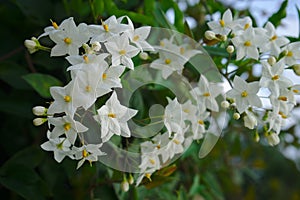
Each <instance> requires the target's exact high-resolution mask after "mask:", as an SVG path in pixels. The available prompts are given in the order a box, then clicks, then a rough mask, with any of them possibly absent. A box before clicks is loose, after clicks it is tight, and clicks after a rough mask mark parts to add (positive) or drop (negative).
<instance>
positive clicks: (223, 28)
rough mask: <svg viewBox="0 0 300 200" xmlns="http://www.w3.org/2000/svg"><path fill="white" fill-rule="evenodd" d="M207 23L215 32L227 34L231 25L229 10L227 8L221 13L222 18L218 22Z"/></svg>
mask: <svg viewBox="0 0 300 200" xmlns="http://www.w3.org/2000/svg"><path fill="white" fill-rule="evenodd" d="M207 25H208V26H209V28H210V29H211V30H212V31H213V32H215V33H216V34H221V35H228V33H229V32H230V31H231V27H232V26H233V21H232V13H231V10H229V9H227V10H226V11H225V12H224V14H223V16H222V19H220V20H219V21H218V22H216V21H212V22H208V23H207Z"/></svg>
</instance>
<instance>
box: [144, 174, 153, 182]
mask: <svg viewBox="0 0 300 200" xmlns="http://www.w3.org/2000/svg"><path fill="white" fill-rule="evenodd" d="M145 177H146V178H147V179H149V181H152V180H151V174H150V173H146V174H145Z"/></svg>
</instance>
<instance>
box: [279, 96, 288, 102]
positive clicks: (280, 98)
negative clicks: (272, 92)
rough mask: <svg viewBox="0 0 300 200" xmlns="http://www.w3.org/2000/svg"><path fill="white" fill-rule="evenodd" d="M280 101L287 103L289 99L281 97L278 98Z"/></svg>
mask: <svg viewBox="0 0 300 200" xmlns="http://www.w3.org/2000/svg"><path fill="white" fill-rule="evenodd" d="M278 100H281V101H287V97H285V96H279V97H278Z"/></svg>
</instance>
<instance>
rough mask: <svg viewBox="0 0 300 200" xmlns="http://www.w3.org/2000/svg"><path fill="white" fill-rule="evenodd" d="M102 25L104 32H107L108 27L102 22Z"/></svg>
mask: <svg viewBox="0 0 300 200" xmlns="http://www.w3.org/2000/svg"><path fill="white" fill-rule="evenodd" d="M102 26H103V29H104V30H105V31H106V32H109V27H108V25H107V24H102Z"/></svg>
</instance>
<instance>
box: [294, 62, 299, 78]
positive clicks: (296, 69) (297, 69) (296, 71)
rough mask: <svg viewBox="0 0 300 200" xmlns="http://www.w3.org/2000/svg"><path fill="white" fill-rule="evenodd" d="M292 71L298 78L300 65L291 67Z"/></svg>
mask: <svg viewBox="0 0 300 200" xmlns="http://www.w3.org/2000/svg"><path fill="white" fill-rule="evenodd" d="M293 70H294V72H295V74H296V75H298V76H300V64H295V65H293Z"/></svg>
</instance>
